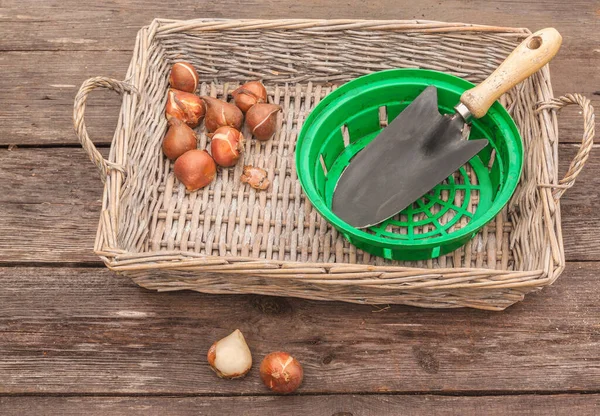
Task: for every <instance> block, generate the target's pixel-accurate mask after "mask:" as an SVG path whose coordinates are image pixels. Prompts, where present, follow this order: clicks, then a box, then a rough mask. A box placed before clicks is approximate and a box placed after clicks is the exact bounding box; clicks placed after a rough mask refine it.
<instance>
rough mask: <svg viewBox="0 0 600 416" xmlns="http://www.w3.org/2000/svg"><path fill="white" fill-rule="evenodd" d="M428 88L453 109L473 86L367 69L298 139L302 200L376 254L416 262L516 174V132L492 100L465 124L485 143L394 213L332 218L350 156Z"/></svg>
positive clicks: (449, 244)
mask: <svg viewBox="0 0 600 416" xmlns="http://www.w3.org/2000/svg"><path fill="white" fill-rule="evenodd" d="M429 85H435V86H436V87H437V89H438V107H439V110H440V112H441V113H450V112H453V108H454V105H456V104H457V103H458V102H459V99H460V95H461V94H462V93H463V92H464V91H465V90H467V89H469V88H471V87H473V84H471V83H470V82H468V81H465V80H463V79H461V78H457V77H455V76H452V75H448V74H445V73H441V72H437V71H429V70H420V69H394V70H389V71H382V72H377V73H373V74H370V75H366V76H363V77H360V78H357V79H355V80H353V81H351V82H349V83H347V84H344V85H343V86H341V87H340V88H338V89H337V90H335V91H334V92H332V93H331V94H329V95H328V96H327V97H325V98H324V99H323V101H321V102H320V103H319V105H317V107H316V108H315V109H314V110H313V111H312V113H311V114H310V116H309V117H308V118H307V120H306V122H305V123H304V125H303V127H302V130H301V132H300V135H299V137H298V143H297V146H296V165H297V171H298V177H299V179H300V183H301V184H302V187H303V189H304V192H305V193H306V195H307V196H308V198H309V200H310V201H311V203H312V204H313V206H314V207H315V208H316V209H317V210H318V211H319V213H320V214H321V215H322V216H323V217H324V218H325V219H326V220H327V221H328V222H329V223H331V224H332V225H333V226H334V227H335V228H336V229H337V230H338V231H340V233H342V235H343V236H344V237H345V238H346V239H348V240H349V241H350V242H351V243H352V244H354V245H355V246H357V247H358V248H360V249H362V250H365V251H367V252H369V253H371V254H374V255H376V256H380V257H385V258H387V259H395V260H421V259H429V258H434V257H437V256H440V255H443V254H446V253H448V252H451V251H453V250H455V249H457V248H458V247H460V246H462V245H463V244H465V243H466V242H467V241H469V240H470V239H471V238H473V237H474V236H475V235H476V234H477V231H478V230H479V229H480V228H481V227H483V226H484V225H485V224H486V223H487V222H489V221H490V220H492V219H493V218H494V217H495V216H496V214H498V212H499V211H500V210H501V209H502V207H503V206H504V205H505V204H506V203H507V202H508V201H509V199H510V197H511V196H512V194H513V192H514V190H515V188H516V186H517V183H518V180H519V176H520V174H521V168H522V163H523V147H522V143H521V137H520V135H519V131H518V130H517V127H516V126H515V124H514V122H513V120H512V118H511V117H510V115H509V114H508V112H507V111H506V110H505V109H504V107H502V105H501V104H500V103H498V102H497V103H495V104H494V105H493V106H492V107H491V108H490V110H489V111H488V114H487V115H486V116H485V117H483V118H481V119H479V120H474V121H473V124H472V128H471V136H470V137H471V138H473V139H479V138H487V139H488V140H489V145H488V146H487V147H486V148H485V149H483V150H482V151H481V152H480V153H479V154H478V155H477V156H475V157H474V158H473V159H471V160H470V161H469V162H468V163H467V164H466V165H464V166H463V167H461V168H460V169H459V170H458V171H457V172H455V173H454V174H453V175H451V176H450V177H449V178H447V179H446V180H445V181H443V182H442V183H441V184H439V185H437V186H436V187H435V188H434V189H432V190H431V191H430V192H429V193H427V194H426V195H423V197H421V198H420V199H419V200H417V201H416V202H415V203H413V204H412V205H411V206H409V207H408V208H406V209H405V210H404V211H402V212H401V213H400V214H398V215H396V216H395V217H393V218H390V219H388V220H386V221H384V222H382V223H380V224H378V225H375V226H373V227H370V228H367V229H364V230H363V229H357V228H354V227H352V226H350V225H349V224H347V223H346V222H344V221H343V220H341V219H340V218H339V217H337V216H336V215H335V214H334V213H333V211H332V210H331V200H332V197H333V191H334V189H335V186H336V184H337V181H338V179H339V177H340V175H341V174H342V172H343V171H344V169H345V168H346V166H347V165H348V164H349V163H350V161H351V159H352V157H353V156H354V155H356V154H357V153H358V152H359V151H360V150H362V149H363V148H364V147H365V146H366V145H368V144H369V143H370V141H371V140H373V139H374V138H375V137H376V136H377V134H378V133H379V132H380V131H381V129H383V128H384V127H385V126H386V125H387V124H388V123H389V122H391V121H392V120H393V119H394V118H395V117H396V116H397V115H398V114H399V113H400V112H401V111H402V110H403V109H404V108H406V107H407V106H408V105H409V104H410V103H411V102H412V100H413V99H415V98H416V97H417V96H418V95H419V94H420V93H421V92H422V91H423V90H424V89H425V88H426V87H427V86H429ZM398 180H402V178H398ZM358 186H360V185H358Z"/></svg>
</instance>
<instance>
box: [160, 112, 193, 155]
mask: <svg viewBox="0 0 600 416" xmlns="http://www.w3.org/2000/svg"><path fill="white" fill-rule="evenodd" d="M195 148H196V132H195V131H194V130H192V129H191V128H190V127H189V126H188V125H187V124H185V123H184V122H183V121H181V120H179V119H177V118H172V119H171V120H169V129H168V130H167V134H166V135H165V138H164V140H163V146H162V149H163V152H164V154H165V156H167V157H168V158H169V159H171V160H176V159H177V158H178V157H179V156H181V155H182V154H184V153H185V152H187V151H189V150H193V149H195Z"/></svg>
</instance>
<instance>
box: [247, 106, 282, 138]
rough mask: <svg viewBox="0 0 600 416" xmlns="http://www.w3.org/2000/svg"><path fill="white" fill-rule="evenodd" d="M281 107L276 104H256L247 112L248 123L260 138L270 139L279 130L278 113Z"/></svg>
mask: <svg viewBox="0 0 600 416" xmlns="http://www.w3.org/2000/svg"><path fill="white" fill-rule="evenodd" d="M280 111H281V107H280V106H278V105H275V104H255V105H253V106H252V107H251V108H250V110H248V112H247V113H246V125H247V126H248V128H249V129H250V131H251V132H252V135H253V136H254V137H256V138H257V139H258V140H261V141H265V140H269V139H270V138H271V136H273V134H275V130H277V113H278V112H280Z"/></svg>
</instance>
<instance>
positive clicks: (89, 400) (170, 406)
mask: <svg viewBox="0 0 600 416" xmlns="http://www.w3.org/2000/svg"><path fill="white" fill-rule="evenodd" d="M0 408H1V409H2V411H3V414H4V415H6V416H11V415H19V416H20V415H34V414H44V415H46V416H80V415H81V411H82V409H85V414H86V415H87V416H96V415H98V416H105V415H107V414H110V415H112V416H119V415H123V416H136V415H143V416H162V415H165V414H168V415H172V416H175V415H190V414H200V415H206V416H211V415H215V416H221V415H233V414H235V415H238V416H250V415H260V416H264V415H297V414H307V415H317V416H386V415H389V416H397V415H400V414H401V415H403V416H415V415H424V414H427V415H438V416H480V415H486V416H496V415H497V416H517V415H524V414H527V415H529V416H546V415H550V414H552V415H564V414H573V415H577V416H595V415H597V414H598V412H600V395H597V394H585V395H572V394H571V395H566V394H562V395H555V396H536V395H531V394H526V395H521V396H484V397H444V396H433V395H419V396H394V395H368V396H364V395H363V396H357V395H346V394H344V395H334V396H310V397H302V396H292V397H160V398H156V397H0Z"/></svg>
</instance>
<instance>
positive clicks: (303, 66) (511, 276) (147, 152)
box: [74, 20, 594, 310]
mask: <svg viewBox="0 0 600 416" xmlns="http://www.w3.org/2000/svg"><path fill="white" fill-rule="evenodd" d="M528 33H529V32H528V31H527V30H524V29H505V28H493V27H481V26H468V25H460V24H458V25H457V24H444V23H437V22H407V21H400V22H385V21H384V22H381V21H379V22H377V21H376V22H372V21H311V20H289V21H288V20H286V21H253V20H250V21H228V20H217V21H215V20H193V21H187V22H180V21H167V20H156V21H155V22H153V24H152V25H151V26H149V27H147V28H143V29H142V30H141V31H140V32H139V34H138V38H137V43H136V47H135V51H134V57H133V59H132V62H131V65H130V68H129V71H128V74H127V81H126V82H119V81H114V80H107V79H104V78H94V79H91V80H88V81H87V82H86V83H85V84H84V85H83V86H82V88H81V90H80V93H79V94H78V96H77V98H76V102H75V112H74V118H75V128H76V131H77V133H78V135H79V137H80V139H81V140H82V144H83V146H84V148H85V149H86V151H87V152H88V153H89V154H90V156H91V158H92V160H93V161H94V162H95V163H96V165H97V166H98V167H99V169H100V170H101V172H102V176H103V179H105V180H106V182H105V183H106V186H105V192H104V209H103V213H102V217H101V221H100V226H99V230H98V237H97V241H96V252H97V253H98V254H99V255H101V256H102V257H103V258H104V260H105V262H106V264H107V265H108V267H110V268H111V269H113V270H115V271H117V272H120V273H124V274H126V275H128V276H130V277H132V278H133V279H134V280H135V281H136V282H137V283H138V284H140V285H141V286H144V287H147V288H152V289H157V290H180V289H191V290H198V291H201V292H208V293H263V294H272V295H281V296H298V297H304V298H311V299H328V300H343V301H349V302H361V303H363V302H368V303H405V304H412V305H418V306H427V307H459V306H469V307H476V308H483V309H494V310H497V309H503V308H505V307H507V306H509V305H511V304H512V303H514V302H517V301H519V300H521V299H522V298H523V295H524V294H525V293H527V292H529V291H531V290H535V289H538V288H541V287H543V286H544V285H547V284H550V283H551V282H553V281H554V280H555V279H556V277H558V275H559V274H560V272H561V271H562V269H563V268H564V253H563V246H562V240H561V235H560V208H559V205H558V197H560V195H562V192H564V190H565V189H566V188H567V187H569V186H572V184H573V182H574V180H575V177H576V176H577V174H578V173H579V171H580V170H581V168H582V166H583V164H584V163H585V160H586V159H587V154H588V153H589V151H590V149H591V144H592V139H593V127H594V123H593V109H592V108H591V106H590V105H589V101H587V100H586V99H585V98H583V97H581V96H578V95H571V96H568V97H564V98H562V99H561V100H554V99H553V96H552V88H551V85H550V82H549V74H548V68H547V67H546V68H544V69H543V70H542V71H540V72H539V73H537V74H535V75H534V76H533V77H532V78H530V79H528V80H526V81H524V82H523V83H521V84H519V85H518V86H517V87H516V88H514V89H513V90H512V91H510V92H509V93H508V94H506V95H505V96H504V97H503V98H502V101H503V104H504V105H505V106H506V107H507V108H508V109H509V111H510V113H511V115H512V116H513V117H514V119H515V122H516V123H517V125H518V126H519V128H520V130H521V133H522V136H523V140H524V147H525V149H526V158H525V162H524V172H523V178H522V181H521V183H520V185H519V188H518V190H517V192H516V193H515V195H514V197H513V198H512V200H511V202H510V204H509V206H508V207H507V208H505V209H504V210H503V211H502V212H501V213H500V214H499V215H498V216H497V217H496V219H495V221H493V222H492V223H490V224H488V225H487V226H486V227H485V228H484V229H483V230H482V231H481V232H480V233H479V234H478V235H477V236H476V238H475V239H474V240H473V241H472V242H470V243H468V244H467V245H466V246H465V247H463V248H461V249H459V250H457V251H455V252H454V253H451V254H450V255H447V256H443V257H440V258H438V259H435V260H430V261H426V262H413V263H408V262H392V261H387V260H384V259H381V258H377V257H373V256H370V255H368V254H366V253H363V252H361V251H360V250H356V249H355V248H354V247H353V246H352V245H350V244H349V243H347V242H346V241H345V240H344V239H343V238H342V237H341V236H339V235H338V233H337V232H336V231H335V230H334V229H333V228H332V227H331V226H329V224H328V223H327V222H325V221H324V220H323V219H322V218H321V217H320V216H319V215H318V214H317V212H316V211H315V210H314V209H312V207H311V206H310V204H309V203H308V201H307V200H306V198H305V197H304V195H303V193H302V191H301V187H300V184H299V182H298V180H297V176H296V172H295V165H294V159H293V158H294V147H295V143H296V138H297V134H298V132H299V129H300V127H301V126H302V122H303V120H304V119H305V118H306V116H307V115H308V114H309V113H310V111H311V110H312V108H314V106H315V105H316V104H317V103H318V102H319V100H320V99H322V98H323V97H324V96H325V95H326V94H327V93H329V92H330V91H331V90H332V89H334V88H335V87H336V86H337V85H340V84H341V83H344V82H346V81H349V80H350V79H353V78H355V77H357V76H360V75H363V74H366V73H370V72H373V71H378V70H383V69H388V68H396V67H420V68H427V69H435V70H440V71H445V72H449V73H452V74H454V75H458V76H461V77H464V78H466V79H468V80H470V81H472V82H479V81H482V80H483V79H484V78H485V77H486V76H487V75H489V73H491V72H492V71H493V69H495V67H497V66H498V65H499V64H500V63H501V62H502V60H503V59H504V58H505V57H506V56H507V55H508V54H509V53H510V52H511V51H512V49H513V48H514V47H515V46H516V44H518V43H519V42H520V40H521V39H522V38H523V37H525V36H527V34H528ZM182 59H184V60H188V61H191V62H192V63H193V64H194V65H195V66H196V68H197V69H198V72H199V74H200V78H201V81H202V84H201V86H200V93H201V94H203V95H204V94H210V95H212V96H215V97H219V98H224V97H226V96H228V93H230V92H231V91H232V90H233V89H235V88H236V86H237V85H239V83H240V82H243V81H246V80H248V79H262V80H263V81H264V83H265V84H266V86H267V89H268V93H269V100H270V101H271V102H275V103H278V104H280V105H281V106H282V107H283V113H282V116H281V117H280V120H279V126H280V129H279V130H278V131H279V133H278V134H277V135H276V137H274V138H273V139H272V140H270V141H268V142H266V143H265V144H259V143H257V142H256V141H250V140H249V141H248V142H247V146H246V153H245V159H244V163H246V164H253V165H256V166H261V167H264V168H265V169H267V171H268V172H269V179H270V180H271V183H272V186H271V188H270V189H269V190H268V191H267V192H258V193H257V192H255V191H254V190H251V189H249V188H248V187H246V186H243V185H242V184H240V181H239V176H240V174H241V168H242V164H239V166H237V167H236V168H234V169H231V170H223V171H222V172H220V173H219V175H218V180H217V181H215V182H213V183H212V184H211V185H210V187H208V188H207V189H204V190H201V191H199V192H194V193H191V194H190V193H187V192H186V191H185V189H184V187H183V186H182V185H181V184H179V183H178V182H177V181H176V179H175V178H174V175H173V173H172V164H171V163H170V162H169V161H168V160H166V159H165V158H164V157H163V156H162V152H161V143H162V137H163V135H164V132H165V129H166V120H165V119H164V114H163V112H164V105H165V99H166V89H167V85H168V83H167V79H168V73H169V69H170V65H171V64H172V63H173V62H174V61H177V60H182ZM95 87H107V88H112V89H115V90H116V91H117V92H120V93H125V92H127V93H126V94H124V95H123V106H122V109H121V116H120V119H119V124H118V126H117V131H116V133H115V138H114V142H113V146H112V148H111V153H110V157H109V161H104V160H103V159H102V157H101V156H100V154H99V153H98V152H97V151H96V150H95V148H94V147H93V144H91V141H90V140H89V137H88V136H87V133H86V130H85V125H84V123H83V115H84V111H85V100H86V96H87V94H88V93H89V92H90V91H91V90H92V89H93V88H95ZM229 98H230V97H229ZM539 103H542V104H541V105H538V104H539ZM571 103H576V104H578V105H580V106H582V108H584V117H585V121H586V124H585V137H584V146H582V148H581V151H580V152H579V154H578V156H577V157H576V159H575V161H574V162H573V164H572V165H571V169H570V170H569V172H568V174H567V176H566V177H565V179H564V180H562V181H560V182H559V179H558V174H557V172H556V166H557V159H556V154H557V143H558V140H557V120H556V113H555V110H556V109H558V108H560V107H561V106H564V105H567V104H571ZM536 105H537V107H536ZM536 108H537V111H536ZM198 131H199V132H201V131H202V130H201V129H198ZM243 133H244V134H245V135H247V137H249V136H250V135H249V133H248V132H247V131H244V132H243ZM199 145H200V147H201V148H205V147H206V145H207V137H206V135H205V134H203V133H202V134H200V135H199ZM553 192H554V194H553Z"/></svg>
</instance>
